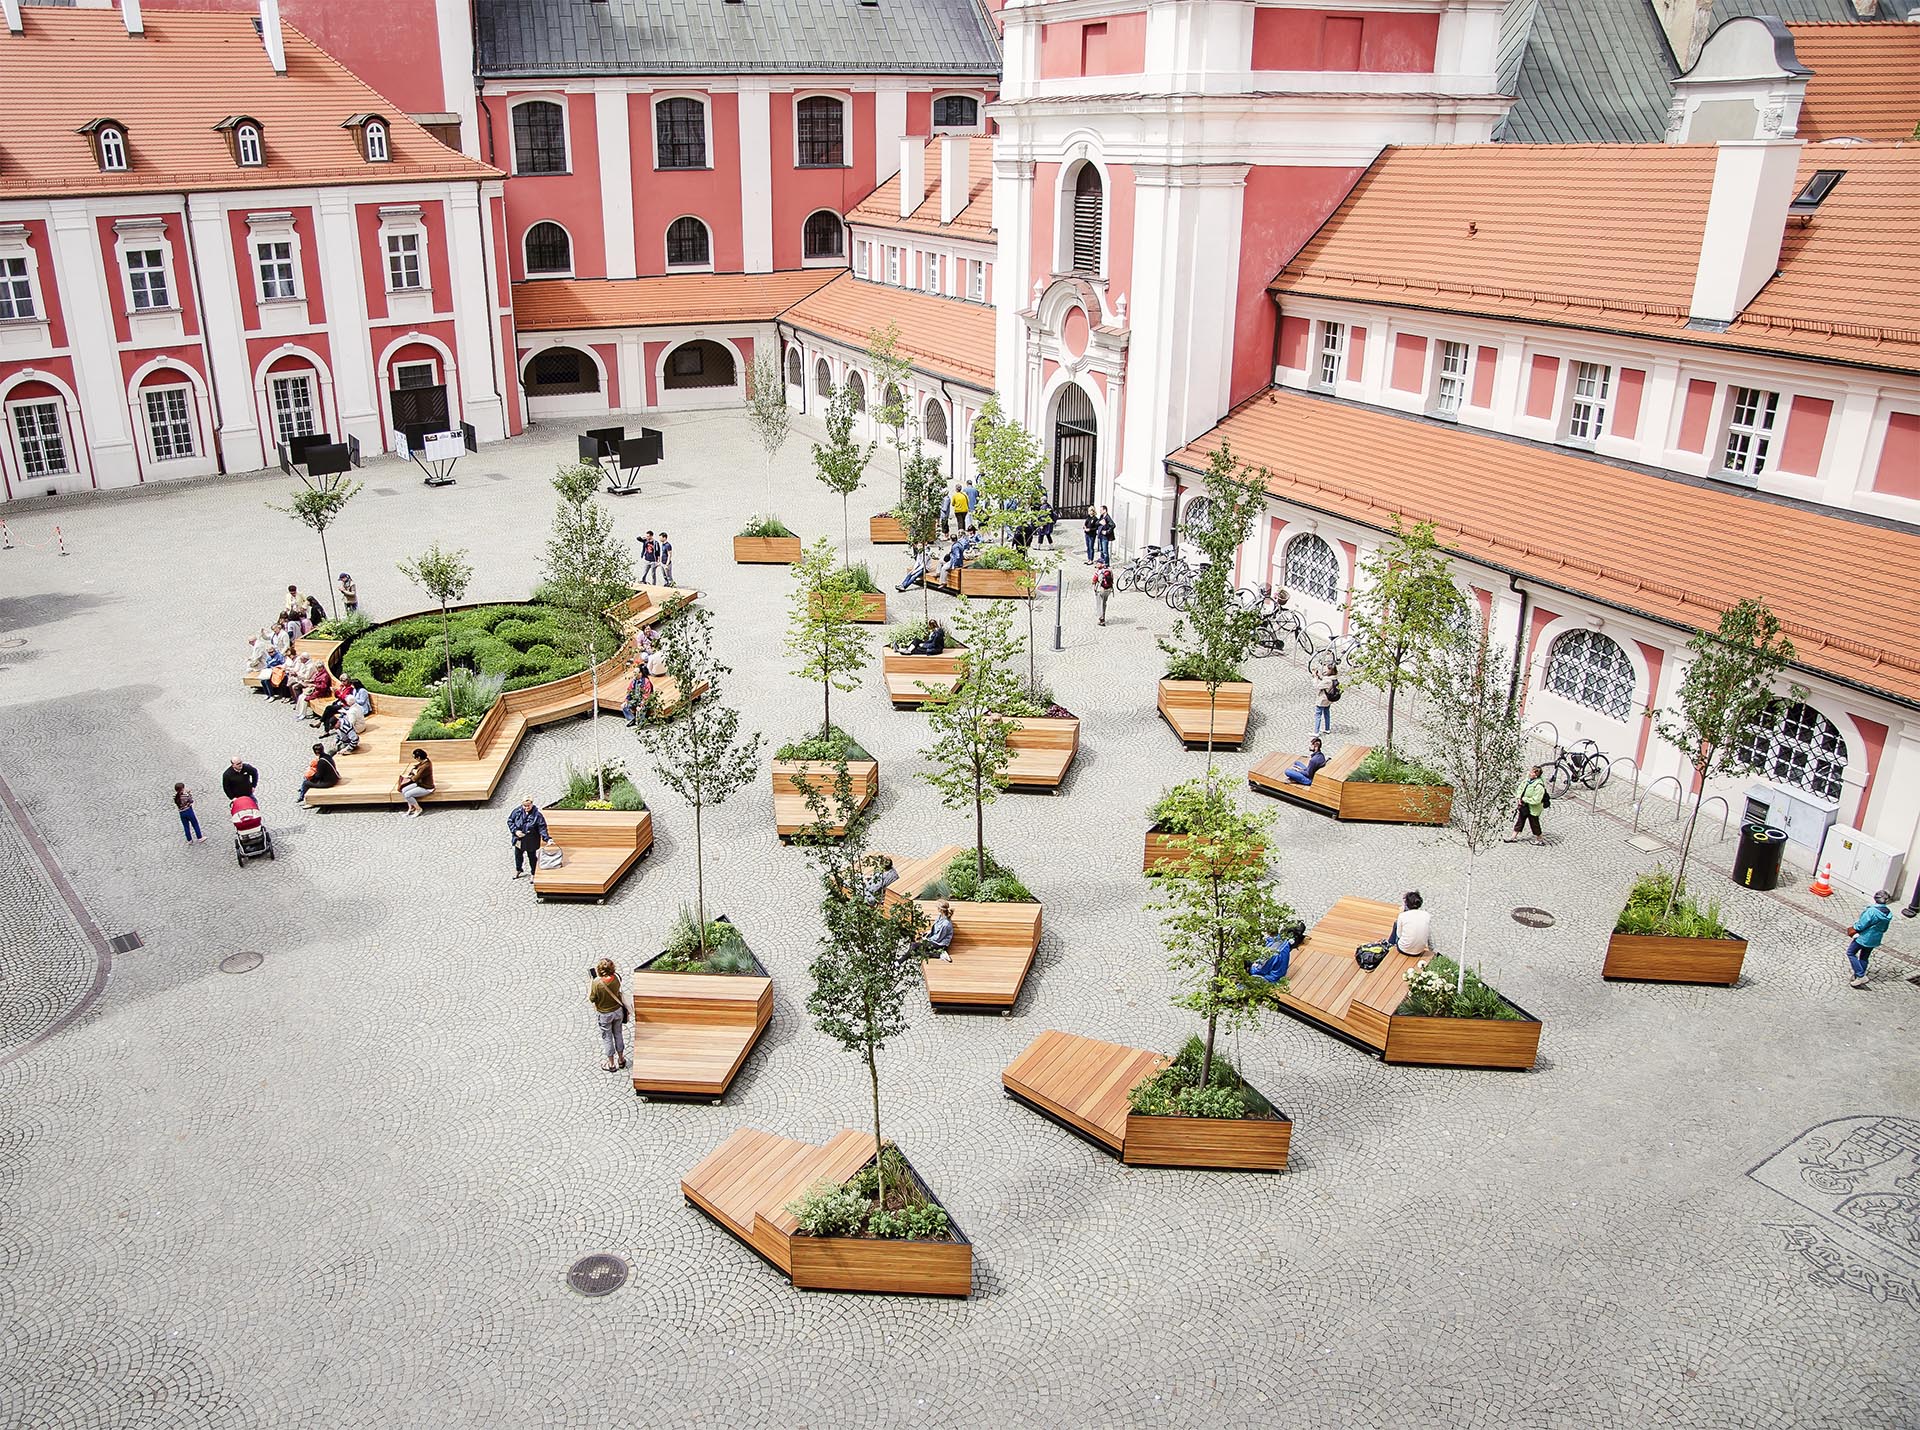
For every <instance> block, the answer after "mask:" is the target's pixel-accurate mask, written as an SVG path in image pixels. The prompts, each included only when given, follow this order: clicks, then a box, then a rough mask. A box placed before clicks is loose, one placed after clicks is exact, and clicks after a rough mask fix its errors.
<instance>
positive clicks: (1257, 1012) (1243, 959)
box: [1147, 780, 1294, 1087]
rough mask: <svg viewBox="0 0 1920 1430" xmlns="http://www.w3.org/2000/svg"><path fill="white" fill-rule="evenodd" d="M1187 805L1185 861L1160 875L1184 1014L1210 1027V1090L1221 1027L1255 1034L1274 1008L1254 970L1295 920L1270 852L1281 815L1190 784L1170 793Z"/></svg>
mask: <svg viewBox="0 0 1920 1430" xmlns="http://www.w3.org/2000/svg"><path fill="white" fill-rule="evenodd" d="M1169 794H1170V796H1171V797H1172V798H1174V799H1176V800H1178V801H1179V803H1180V806H1181V810H1182V822H1183V823H1185V824H1186V826H1187V828H1188V830H1189V831H1190V832H1188V833H1187V834H1184V835H1176V836H1174V837H1173V840H1172V842H1173V844H1174V846H1175V847H1176V848H1177V849H1178V850H1179V852H1180V855H1181V857H1180V858H1178V859H1174V860H1169V861H1167V862H1165V863H1162V864H1160V865H1158V866H1157V867H1156V868H1154V869H1153V870H1152V871H1151V876H1150V877H1151V878H1152V881H1153V886H1154V891H1155V895H1156V897H1155V898H1154V899H1153V900H1152V902H1150V903H1149V904H1148V905H1147V907H1148V908H1150V909H1152V910H1154V911H1156V912H1158V913H1159V914H1160V915H1161V920H1160V926H1161V929H1162V931H1163V936H1164V938H1165V940H1166V945H1167V959H1168V965H1169V967H1171V968H1172V970H1173V973H1174V976H1175V978H1176V979H1178V980H1179V982H1180V991H1179V992H1178V993H1177V994H1176V995H1175V996H1174V999H1173V1002H1174V1006H1175V1007H1179V1008H1188V1009H1191V1010H1192V1011H1193V1012H1195V1013H1198V1014H1199V1015H1200V1016H1201V1017H1202V1018H1204V1019H1205V1020H1206V1024H1207V1036H1206V1044H1205V1052H1204V1054H1203V1055H1202V1057H1201V1062H1200V1082H1199V1085H1200V1086H1201V1087H1210V1086H1211V1085H1212V1083H1211V1081H1210V1080H1211V1078H1212V1076H1213V1045H1214V1037H1215V1034H1216V1033H1217V1031H1218V1029H1219V1028H1220V1026H1221V1025H1222V1024H1224V1025H1225V1026H1226V1027H1227V1029H1228V1030H1229V1031H1233V1030H1235V1029H1239V1028H1251V1027H1254V1026H1256V1025H1257V1024H1258V1022H1259V1020H1260V1016H1261V1014H1263V1013H1264V1012H1266V1011H1267V1010H1268V1009H1269V1008H1271V1007H1272V1006H1273V1000H1272V994H1273V987H1272V985H1270V984H1268V983H1266V982H1264V981H1263V980H1261V979H1257V978H1255V977H1253V976H1252V974H1251V973H1250V972H1249V970H1250V969H1251V968H1252V966H1253V964H1254V963H1255V962H1256V961H1257V960H1258V959H1259V958H1260V957H1261V955H1262V954H1263V953H1264V952H1265V940H1266V938H1267V935H1269V934H1271V933H1274V932H1276V931H1277V930H1278V929H1280V928H1281V927H1282V926H1283V925H1285V924H1288V923H1291V922H1293V918H1294V913H1293V910H1292V909H1291V908H1290V907H1288V906H1287V905H1286V904H1284V903H1282V902H1281V901H1280V900H1279V899H1278V898H1277V897H1276V896H1275V894H1274V889H1273V872H1272V867H1271V864H1270V863H1269V859H1270V855H1269V853H1268V851H1269V850H1270V849H1271V848H1272V844H1273V815H1272V814H1271V813H1266V812H1262V813H1258V814H1256V813H1253V812H1251V811H1248V810H1246V809H1243V808H1241V806H1240V805H1239V804H1238V803H1236V802H1235V801H1234V800H1233V798H1232V797H1231V796H1229V795H1228V794H1227V792H1226V791H1225V790H1223V789H1220V788H1217V787H1215V786H1212V785H1210V784H1208V783H1207V782H1205V781H1202V780H1189V781H1187V782H1186V783H1185V784H1183V785H1176V786H1175V787H1174V789H1173V790H1171V791H1170V792H1169Z"/></svg>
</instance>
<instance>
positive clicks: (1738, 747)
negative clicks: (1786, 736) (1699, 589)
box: [1653, 598, 1804, 919]
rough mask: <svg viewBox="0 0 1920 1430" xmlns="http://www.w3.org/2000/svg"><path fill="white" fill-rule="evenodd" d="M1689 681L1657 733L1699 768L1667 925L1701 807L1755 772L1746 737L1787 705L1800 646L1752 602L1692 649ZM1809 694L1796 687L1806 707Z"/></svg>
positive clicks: (1683, 680) (1724, 615) (1698, 638)
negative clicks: (1785, 676)
mask: <svg viewBox="0 0 1920 1430" xmlns="http://www.w3.org/2000/svg"><path fill="white" fill-rule="evenodd" d="M1687 653H1688V655H1689V657H1690V659H1689V660H1688V662H1687V671H1686V674H1685V675H1683V676H1681V677H1680V688H1679V690H1677V691H1676V692H1675V693H1674V703H1673V704H1672V706H1670V707H1669V708H1668V709H1667V711H1666V712H1665V713H1664V714H1663V715H1661V717H1660V718H1659V720H1658V721H1657V722H1656V723H1655V725H1654V727H1653V728H1654V731H1655V733H1657V734H1658V735H1659V736H1660V738H1661V739H1662V740H1665V741H1666V742H1667V743H1668V744H1669V745H1671V746H1673V747H1674V749H1676V750H1678V751H1679V752H1680V753H1681V755H1682V756H1684V757H1685V758H1686V760H1687V762H1688V763H1689V764H1691V765H1692V766H1693V773H1694V784H1693V812H1692V813H1691V814H1690V815H1688V816H1687V832H1686V834H1685V836H1684V837H1683V838H1682V839H1681V841H1680V864H1679V867H1678V868H1676V869H1675V870H1674V871H1673V887H1672V889H1671V890H1670V891H1669V893H1668V895H1667V907H1666V908H1665V909H1664V910H1662V911H1661V915H1660V916H1661V918H1663V919H1664V918H1666V916H1667V915H1668V914H1671V913H1672V912H1673V901H1674V900H1675V899H1676V898H1678V897H1679V895H1680V881H1681V880H1682V879H1683V878H1684V877H1685V876H1686V872H1687V858H1688V856H1689V855H1690V854H1691V853H1692V852H1693V831H1694V827H1695V826H1696V825H1698V824H1699V822H1700V801H1701V799H1702V798H1703V797H1704V796H1705V794H1706V789H1707V781H1708V780H1710V779H1712V778H1713V777H1714V776H1715V775H1744V774H1747V773H1749V772H1750V771H1751V770H1752V769H1753V765H1752V762H1751V761H1749V760H1748V759H1747V756H1746V752H1745V750H1744V749H1743V748H1742V740H1743V737H1744V736H1745V735H1746V734H1747V733H1748V732H1749V731H1750V730H1752V729H1753V727H1754V726H1755V725H1756V724H1759V723H1761V722H1762V721H1763V720H1764V719H1765V718H1766V716H1767V715H1768V713H1769V711H1770V710H1771V708H1772V706H1773V705H1774V703H1775V702H1776V701H1777V700H1778V699H1779V698H1780V697H1779V696H1778V695H1776V694H1775V693H1774V691H1773V682H1774V681H1775V680H1776V679H1778V678H1779V675H1780V672H1781V671H1783V670H1785V669H1786V668H1787V664H1788V662H1790V661H1791V660H1792V659H1793V653H1794V652H1793V642H1792V641H1791V640H1789V639H1788V638H1787V637H1786V635H1785V634H1784V633H1783V632H1782V631H1781V629H1780V618H1779V617H1778V616H1776V615H1774V613H1773V612H1772V611H1771V610H1770V609H1768V607H1767V604H1766V602H1764V601H1757V600H1753V599H1751V598H1748V599H1745V600H1742V601H1740V602H1739V603H1738V604H1737V605H1735V606H1734V607H1733V609H1731V610H1728V611H1723V612H1721V613H1720V628H1719V629H1718V630H1716V631H1701V632H1699V633H1698V634H1697V635H1695V636H1694V638H1693V639H1692V640H1690V641H1688V642H1687ZM1803 693H1804V692H1803V691H1802V690H1801V689H1800V688H1799V687H1794V690H1793V695H1794V698H1795V699H1798V698H1799V697H1800V696H1801V695H1802V694H1803Z"/></svg>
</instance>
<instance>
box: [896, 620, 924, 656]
mask: <svg viewBox="0 0 1920 1430" xmlns="http://www.w3.org/2000/svg"><path fill="white" fill-rule="evenodd" d="M931 629H932V623H931V622H928V621H906V622H903V623H902V624H900V625H897V626H894V627H893V628H892V629H890V630H889V631H888V632H887V644H888V645H890V646H892V647H893V648H894V649H896V650H900V649H904V648H905V647H907V646H910V645H913V644H915V643H916V642H919V641H923V640H925V639H926V638H927V632H928V631H929V630H931Z"/></svg>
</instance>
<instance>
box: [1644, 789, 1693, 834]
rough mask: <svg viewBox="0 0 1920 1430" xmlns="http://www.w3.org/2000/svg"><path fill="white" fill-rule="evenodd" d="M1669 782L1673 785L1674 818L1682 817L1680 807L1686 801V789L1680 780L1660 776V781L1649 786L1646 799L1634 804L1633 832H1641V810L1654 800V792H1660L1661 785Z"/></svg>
mask: <svg viewBox="0 0 1920 1430" xmlns="http://www.w3.org/2000/svg"><path fill="white" fill-rule="evenodd" d="M1669 782H1670V783H1671V784H1672V785H1673V812H1674V818H1676V819H1678V818H1679V817H1680V806H1681V803H1682V801H1684V800H1685V799H1686V794H1687V792H1686V789H1685V788H1684V787H1683V786H1682V785H1681V783H1680V781H1679V780H1678V779H1676V778H1674V776H1672V775H1662V776H1660V778H1659V779H1657V780H1655V781H1654V782H1653V783H1652V784H1650V785H1648V786H1647V794H1646V798H1645V799H1636V800H1635V801H1634V802H1633V832H1634V833H1635V834H1638V833H1639V832H1640V811H1641V809H1642V808H1644V807H1645V805H1646V802H1647V800H1649V799H1652V798H1653V795H1654V791H1656V790H1658V789H1659V788H1660V786H1661V785H1663V784H1667V783H1669Z"/></svg>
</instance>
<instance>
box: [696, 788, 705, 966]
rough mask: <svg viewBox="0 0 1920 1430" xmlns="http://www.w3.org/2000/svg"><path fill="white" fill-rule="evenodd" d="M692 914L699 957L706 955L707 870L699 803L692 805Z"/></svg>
mask: <svg viewBox="0 0 1920 1430" xmlns="http://www.w3.org/2000/svg"><path fill="white" fill-rule="evenodd" d="M693 914H694V917H695V918H697V919H698V920H699V921H700V956H701V957H702V958H705V957H706V954H707V868H706V864H705V862H704V861H703V860H702V858H701V850H700V801H699V800H695V801H694V803H693Z"/></svg>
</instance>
